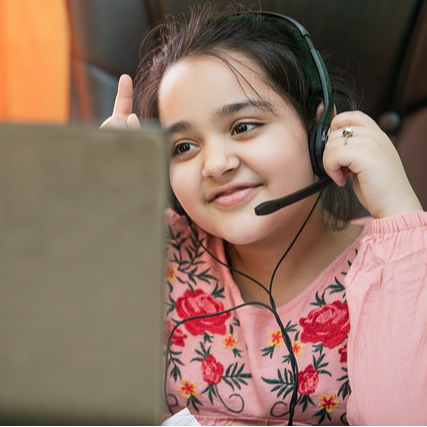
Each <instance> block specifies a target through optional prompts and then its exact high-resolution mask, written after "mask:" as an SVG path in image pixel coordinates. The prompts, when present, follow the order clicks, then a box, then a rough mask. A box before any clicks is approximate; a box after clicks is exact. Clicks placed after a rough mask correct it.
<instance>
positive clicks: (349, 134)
mask: <svg viewBox="0 0 427 427" xmlns="http://www.w3.org/2000/svg"><path fill="white" fill-rule="evenodd" d="M353 134H354V129H353V128H352V127H351V126H346V127H344V128H343V129H342V136H343V137H344V138H345V140H344V145H347V142H348V138H351V137H352V136H353Z"/></svg>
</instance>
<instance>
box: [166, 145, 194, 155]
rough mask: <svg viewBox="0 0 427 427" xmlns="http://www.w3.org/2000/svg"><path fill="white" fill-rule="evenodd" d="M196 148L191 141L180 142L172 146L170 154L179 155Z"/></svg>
mask: <svg viewBox="0 0 427 427" xmlns="http://www.w3.org/2000/svg"><path fill="white" fill-rule="evenodd" d="M196 148H197V146H196V144H192V143H191V142H180V143H178V144H176V145H175V146H174V147H173V150H172V155H173V156H174V157H175V156H179V155H182V154H185V153H188V152H189V151H192V150H195V149H196Z"/></svg>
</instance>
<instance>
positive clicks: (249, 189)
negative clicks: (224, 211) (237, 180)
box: [208, 184, 260, 207]
mask: <svg viewBox="0 0 427 427" xmlns="http://www.w3.org/2000/svg"><path fill="white" fill-rule="evenodd" d="M258 187H260V184H238V185H231V186H228V187H225V188H220V189H218V190H215V191H214V192H212V193H211V194H210V195H209V198H208V202H209V203H213V204H215V205H217V206H221V207H233V206H235V205H237V204H239V203H241V202H242V201H244V200H246V199H248V198H249V197H250V196H251V195H252V194H254V193H255V191H256V189H257V188H258Z"/></svg>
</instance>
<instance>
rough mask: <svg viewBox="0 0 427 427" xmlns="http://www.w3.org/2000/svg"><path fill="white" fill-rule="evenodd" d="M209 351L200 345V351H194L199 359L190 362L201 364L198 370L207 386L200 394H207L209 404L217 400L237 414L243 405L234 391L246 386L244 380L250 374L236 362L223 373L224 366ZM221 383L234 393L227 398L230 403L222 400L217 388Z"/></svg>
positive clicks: (249, 376) (242, 401) (239, 396)
mask: <svg viewBox="0 0 427 427" xmlns="http://www.w3.org/2000/svg"><path fill="white" fill-rule="evenodd" d="M210 351H211V347H209V348H205V346H204V345H203V344H200V350H196V354H197V355H198V356H200V357H195V358H193V359H192V360H191V362H195V361H197V362H201V367H200V369H201V373H202V377H203V381H204V382H205V383H206V384H207V385H208V386H207V387H206V388H205V389H204V390H203V391H202V394H205V393H207V394H208V397H209V401H210V402H211V404H214V400H215V398H218V399H219V401H220V402H221V404H222V405H223V406H224V407H225V408H226V409H227V410H229V411H230V412H233V413H235V414H238V413H240V412H242V411H243V409H244V406H245V403H244V400H243V398H242V396H241V395H240V394H238V393H236V392H235V389H238V390H241V388H242V386H246V385H248V383H247V381H246V379H249V378H252V374H250V373H247V372H244V368H245V364H244V363H243V364H242V365H240V366H239V364H238V362H236V363H233V364H231V365H229V366H228V367H227V369H226V370H225V372H224V365H223V364H222V363H220V362H218V361H217V360H216V358H215V357H214V356H213V355H212V354H211V353H210ZM221 381H224V383H225V384H226V385H227V386H229V387H230V388H231V389H232V390H233V392H234V393H233V394H232V395H230V396H229V399H231V401H230V402H226V401H225V400H224V398H223V397H222V394H221V391H220V389H219V388H218V384H219V383H220V382H221ZM196 409H197V407H196ZM197 410H198V409H197Z"/></svg>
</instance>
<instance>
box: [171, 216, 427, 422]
mask: <svg viewBox="0 0 427 427" xmlns="http://www.w3.org/2000/svg"><path fill="white" fill-rule="evenodd" d="M168 218H169V223H170V236H169V237H170V238H169V240H168V258H167V260H168V265H167V289H166V291H167V292H166V306H167V319H168V321H167V332H170V331H172V329H173V328H174V326H175V325H176V324H177V323H178V322H181V321H182V320H184V319H187V318H189V317H193V316H197V315H204V314H213V313H218V312H220V311H223V310H226V309H229V308H233V307H235V306H238V305H240V304H243V303H244V301H243V300H242V297H241V294H240V291H239V289H238V287H237V286H236V284H235V282H234V280H233V278H232V276H231V274H230V271H229V270H228V269H227V268H225V267H223V266H221V265H220V264H219V263H218V262H216V261H215V260H213V259H212V257H211V256H210V255H209V254H208V253H207V252H206V251H205V250H204V249H203V248H202V247H201V245H200V244H199V242H198V241H197V239H196V238H195V237H194V235H193V233H192V231H191V229H190V228H189V226H188V225H187V223H186V221H185V219H184V218H182V217H179V216H178V215H176V214H175V213H173V212H172V211H168ZM359 223H360V225H361V226H363V231H362V232H361V233H360V235H359V237H358V239H357V240H356V241H355V242H354V243H353V244H352V245H351V246H350V247H348V248H347V249H346V250H345V251H344V252H343V253H342V254H341V255H339V256H338V257H337V258H336V259H335V260H334V261H333V262H332V263H331V264H330V265H329V267H328V268H327V269H325V270H324V271H323V272H322V273H321V274H320V275H319V276H318V277H317V279H316V280H315V281H314V282H313V283H312V284H311V285H310V286H309V287H307V288H306V289H305V290H304V291H303V292H302V293H301V294H299V295H298V296H297V297H296V298H294V299H293V300H292V301H290V302H289V303H287V304H285V305H284V306H282V307H279V308H278V313H279V315H280V318H281V319H282V322H283V325H284V326H285V328H286V331H287V332H288V335H289V337H290V339H291V341H292V344H293V353H294V354H295V356H296V360H297V363H298V369H299V374H298V400H297V405H296V408H295V415H294V424H295V425H298V424H299V425H302V424H321V425H323V424H329V425H338V424H346V423H349V424H354V425H416V424H422V425H425V424H426V423H427V404H426V403H425V396H426V392H427V353H426V351H425V350H426V343H427V213H424V212H421V211H419V212H418V211H417V212H411V213H407V214H405V215H399V216H395V217H390V218H386V219H381V220H371V219H367V220H360V221H359ZM198 232H199V238H200V239H201V240H202V241H203V244H204V245H205V246H206V247H207V248H208V249H209V250H210V251H211V252H212V253H213V254H214V255H215V256H217V257H218V258H220V259H222V260H225V254H224V246H223V243H222V241H221V240H220V239H218V238H215V237H212V236H210V235H207V234H206V233H204V232H203V231H200V230H199V231H198ZM166 335H167V336H168V335H169V333H167V334H166ZM170 350H171V351H170V353H169V355H168V368H167V372H166V378H167V395H168V399H167V400H168V403H169V405H170V406H171V409H172V410H173V412H174V413H176V412H178V411H179V410H180V409H182V408H183V407H185V406H188V408H189V410H190V412H191V413H192V414H193V415H194V416H195V417H196V418H197V419H198V421H199V422H200V423H201V424H202V425H230V424H233V425H280V424H287V422H288V416H287V414H286V413H287V411H288V410H289V402H290V399H291V395H292V390H293V386H294V385H293V376H292V371H291V365H290V361H289V355H288V351H287V349H286V346H285V345H284V342H283V339H282V335H281V332H280V329H279V327H278V325H277V323H276V321H275V318H274V317H273V315H272V314H271V312H269V311H268V310H266V309H265V308H261V307H259V306H246V307H243V308H239V309H237V310H235V311H232V312H228V313H225V314H221V315H218V316H215V317H210V318H200V319H197V320H191V321H187V322H186V323H184V324H181V325H180V326H179V327H178V328H177V329H176V330H175V332H174V334H173V336H172V337H171V347H170ZM168 415H170V414H169V413H168Z"/></svg>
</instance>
